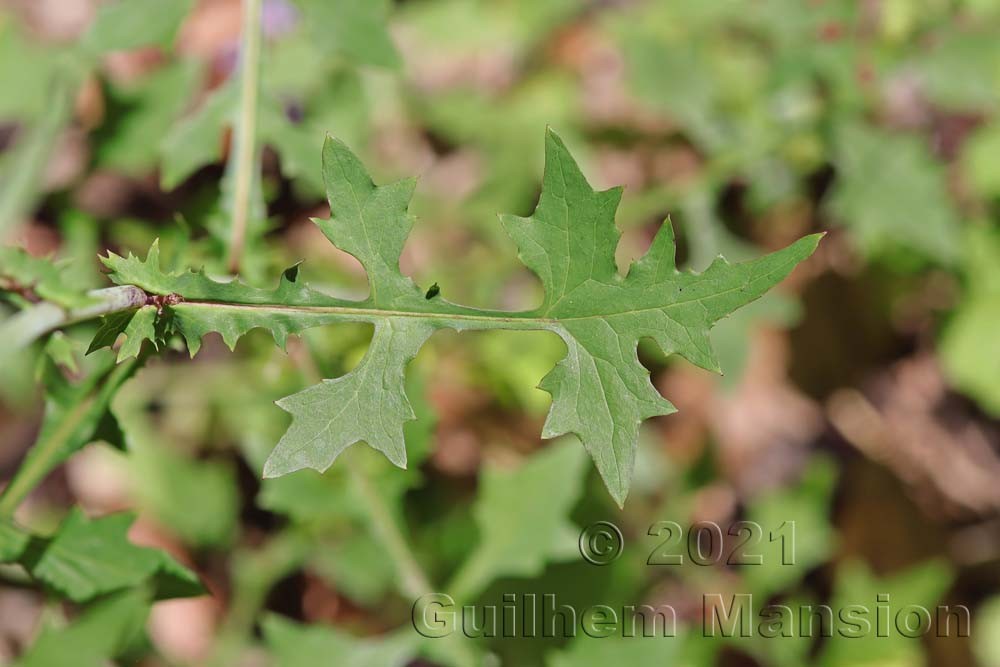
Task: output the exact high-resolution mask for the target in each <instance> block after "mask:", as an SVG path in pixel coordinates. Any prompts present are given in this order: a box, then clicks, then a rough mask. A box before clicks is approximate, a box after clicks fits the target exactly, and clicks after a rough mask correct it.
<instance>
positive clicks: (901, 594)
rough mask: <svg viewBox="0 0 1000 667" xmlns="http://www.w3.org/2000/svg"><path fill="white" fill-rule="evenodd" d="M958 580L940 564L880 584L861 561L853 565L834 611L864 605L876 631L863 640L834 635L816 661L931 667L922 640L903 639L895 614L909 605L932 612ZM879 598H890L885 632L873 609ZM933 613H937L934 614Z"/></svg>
mask: <svg viewBox="0 0 1000 667" xmlns="http://www.w3.org/2000/svg"><path fill="white" fill-rule="evenodd" d="M953 577H954V574H953V572H952V570H951V568H950V567H949V566H948V565H947V564H946V563H944V562H941V561H927V562H925V563H922V564H920V565H916V566H914V567H912V568H910V569H908V570H906V571H904V572H901V573H899V574H894V575H892V576H889V577H885V578H880V577H876V576H875V575H874V574H872V572H871V570H870V569H869V568H868V567H867V566H866V565H865V564H864V563H861V562H858V561H848V562H847V563H845V564H843V565H841V566H840V567H839V568H838V571H837V581H836V584H835V586H834V593H833V598H832V600H831V601H830V607H831V608H833V609H845V608H846V607H848V606H849V605H864V606H865V608H867V609H869V611H870V613H869V614H868V615H867V616H868V620H869V622H870V623H871V626H872V627H871V631H870V632H868V633H867V634H865V635H864V636H862V637H859V638H851V637H846V636H843V635H841V634H840V633H837V632H834V633H833V636H832V637H831V638H829V639H827V640H826V641H825V642H824V644H823V651H822V652H821V653H820V655H819V657H818V659H817V660H816V663H815V664H817V665H819V666H820V667H854V666H855V665H859V664H869V665H894V666H895V665H898V666H899V667H922V666H923V665H925V664H926V662H925V656H924V651H923V647H922V646H921V643H920V642H919V641H917V640H914V639H911V638H908V637H905V636H903V635H902V634H900V632H899V631H898V629H897V624H896V623H895V617H896V613H897V612H899V611H900V610H904V609H905V608H906V607H907V606H908V605H919V606H921V607H923V608H924V609H928V610H933V609H934V605H935V604H936V603H937V602H938V600H940V599H941V596H942V595H944V594H945V592H947V590H948V587H949V586H950V585H951V581H952V579H953ZM879 595H887V596H888V602H887V604H888V605H889V621H888V622H887V623H886V626H887V627H885V628H884V629H883V630H882V631H879V629H878V628H876V627H875V626H876V621H877V619H876V617H875V614H874V613H871V612H872V611H874V607H875V606H876V603H877V598H878V596H879ZM932 613H933V612H932Z"/></svg>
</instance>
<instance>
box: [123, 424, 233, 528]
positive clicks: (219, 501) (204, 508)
mask: <svg viewBox="0 0 1000 667" xmlns="http://www.w3.org/2000/svg"><path fill="white" fill-rule="evenodd" d="M129 433H132V431H131V430H130V431H129ZM161 444H163V443H158V442H154V443H151V445H144V446H136V447H134V448H133V450H132V452H131V454H130V457H129V463H130V466H131V470H132V471H133V474H134V476H135V482H136V483H135V485H134V489H135V494H136V497H137V499H138V502H139V504H140V506H143V507H149V508H150V511H151V512H152V513H153V515H154V516H156V518H157V519H158V520H159V521H160V522H162V523H163V525H165V526H167V527H168V528H169V529H170V530H171V531H173V532H175V533H176V534H177V535H178V536H179V537H181V538H182V539H184V541H185V542H187V543H189V544H193V545H196V546H206V545H207V546H214V545H226V544H227V543H228V542H229V541H230V540H231V539H232V537H233V535H234V532H235V530H236V520H237V515H238V511H239V496H238V491H237V487H236V479H235V475H234V473H233V470H232V468H231V467H230V466H228V465H225V464H223V463H220V462H215V461H211V460H198V461H191V460H189V459H187V458H185V457H182V456H180V455H179V454H177V453H175V452H172V451H171V450H170V449H168V448H167V447H163V446H160V445H161Z"/></svg>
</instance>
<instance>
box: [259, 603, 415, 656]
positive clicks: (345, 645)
mask: <svg viewBox="0 0 1000 667" xmlns="http://www.w3.org/2000/svg"><path fill="white" fill-rule="evenodd" d="M262 625H263V630H264V639H265V641H266V642H267V646H268V648H269V649H270V651H271V655H272V656H273V657H274V660H275V664H276V665H280V667H315V666H316V665H322V664H326V663H331V662H332V663H336V664H337V665H338V667H339V666H341V665H342V666H343V667H404V666H405V665H407V664H409V663H410V661H411V660H412V658H413V656H414V652H415V646H416V640H417V639H418V636H417V634H416V633H415V632H412V631H403V632H400V633H398V634H394V635H387V636H385V637H380V638H378V639H358V638H356V637H352V636H351V635H349V634H347V633H345V632H343V631H341V630H336V629H334V628H331V627H321V626H303V625H299V624H298V623H293V622H292V621H289V620H286V619H284V618H281V617H280V616H274V615H272V616H268V617H267V618H265V619H264V622H263V624H262Z"/></svg>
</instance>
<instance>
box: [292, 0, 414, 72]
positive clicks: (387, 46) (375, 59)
mask: <svg viewBox="0 0 1000 667" xmlns="http://www.w3.org/2000/svg"><path fill="white" fill-rule="evenodd" d="M297 2H298V5H299V6H300V7H301V9H302V13H303V20H304V21H305V23H306V25H307V26H309V28H310V29H312V30H314V31H315V33H316V44H318V45H320V46H321V48H322V47H326V48H333V49H335V50H336V51H337V52H338V53H340V54H341V55H343V56H344V57H346V58H348V59H349V60H352V61H354V62H357V63H359V64H364V65H380V66H382V67H399V65H400V59H399V53H397V51H396V47H395V45H394V44H393V43H392V38H391V37H390V35H389V32H388V31H387V30H386V15H387V12H388V6H387V4H388V3H386V2H385V0H297Z"/></svg>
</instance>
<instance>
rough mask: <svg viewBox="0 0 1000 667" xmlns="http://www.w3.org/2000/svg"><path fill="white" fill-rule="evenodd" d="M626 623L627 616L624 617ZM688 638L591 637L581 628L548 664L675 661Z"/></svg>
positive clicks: (592, 666)
mask: <svg viewBox="0 0 1000 667" xmlns="http://www.w3.org/2000/svg"><path fill="white" fill-rule="evenodd" d="M623 623H624V620H623ZM684 642H685V638H684V637H682V636H679V637H656V636H654V637H641V636H640V637H620V636H618V637H616V636H614V635H612V636H610V637H591V636H589V635H587V634H584V633H583V632H580V633H579V634H578V635H577V636H576V637H575V638H574V639H573V640H572V641H571V642H570V643H569V646H568V647H567V648H566V649H565V650H563V651H560V652H558V653H553V654H551V655H550V656H549V657H548V659H547V660H546V661H545V664H546V665H547V666H548V667H606V666H607V665H674V664H685V665H687V664H691V663H678V662H677V659H678V656H679V655H680V653H681V647H682V645H683V644H684Z"/></svg>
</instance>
